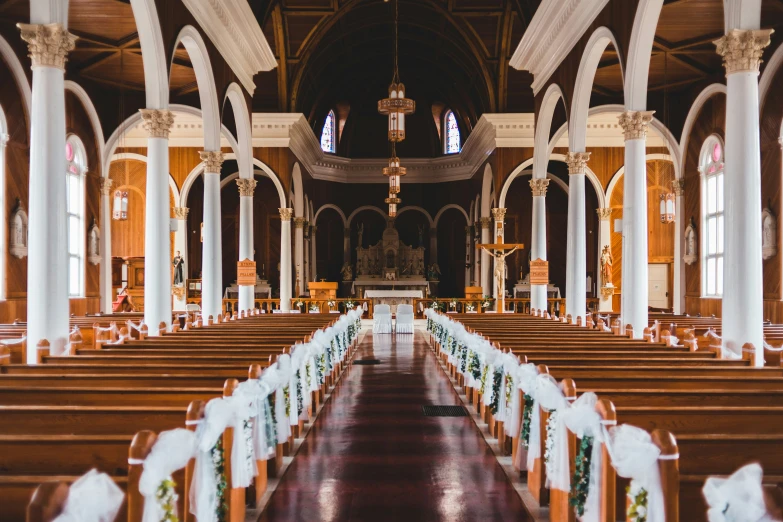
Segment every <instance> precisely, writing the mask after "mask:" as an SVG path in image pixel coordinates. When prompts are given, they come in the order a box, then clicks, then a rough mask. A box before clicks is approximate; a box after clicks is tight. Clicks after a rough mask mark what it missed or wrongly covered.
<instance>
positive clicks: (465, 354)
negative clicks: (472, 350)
mask: <svg viewBox="0 0 783 522" xmlns="http://www.w3.org/2000/svg"><path fill="white" fill-rule="evenodd" d="M467 364H468V347H467V346H463V347H462V357H460V361H459V371H460V373H462V374H464V373H465V367H466V365H467Z"/></svg>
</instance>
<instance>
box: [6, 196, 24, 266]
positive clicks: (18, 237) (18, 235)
mask: <svg viewBox="0 0 783 522" xmlns="http://www.w3.org/2000/svg"><path fill="white" fill-rule="evenodd" d="M9 223H10V224H11V234H10V235H9V242H8V246H9V251H10V252H11V255H12V256H14V257H16V258H19V259H22V258H23V257H27V212H25V210H24V205H22V202H21V200H20V199H19V198H16V207H14V211H13V212H12V213H11V220H10V221H9Z"/></svg>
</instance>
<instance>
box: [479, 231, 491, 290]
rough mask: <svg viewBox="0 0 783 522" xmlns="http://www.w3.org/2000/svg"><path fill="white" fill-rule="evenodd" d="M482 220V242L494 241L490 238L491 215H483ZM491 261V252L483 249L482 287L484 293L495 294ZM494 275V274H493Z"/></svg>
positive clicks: (483, 243) (484, 243)
mask: <svg viewBox="0 0 783 522" xmlns="http://www.w3.org/2000/svg"><path fill="white" fill-rule="evenodd" d="M480 222H481V244H482V245H487V244H489V243H493V242H494V241H492V240H490V238H489V236H490V230H489V229H490V227H491V226H492V218H489V217H483V218H481V220H480ZM491 268H492V267H491V266H490V261H489V252H487V251H486V250H484V249H483V248H482V249H481V288H482V289H483V292H484V295H494V291H493V290H492V287H493V286H494V283H493V282H492V279H491V278H490V275H491V274H490V270H491ZM493 277H494V276H493Z"/></svg>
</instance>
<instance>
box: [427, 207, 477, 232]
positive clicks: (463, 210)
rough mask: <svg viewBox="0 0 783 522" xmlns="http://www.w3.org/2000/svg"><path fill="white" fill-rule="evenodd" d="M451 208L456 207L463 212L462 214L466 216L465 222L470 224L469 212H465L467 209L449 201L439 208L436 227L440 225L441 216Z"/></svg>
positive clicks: (436, 215)
mask: <svg viewBox="0 0 783 522" xmlns="http://www.w3.org/2000/svg"><path fill="white" fill-rule="evenodd" d="M450 209H456V210H459V211H460V212H462V215H463V216H465V223H466V224H467V225H470V218H469V217H468V213H467V212H465V209H464V208H462V207H461V206H459V205H457V204H456V203H449V204H448V205H446V206H444V207H443V208H441V209H440V210H438V213H437V214H435V227H437V226H438V221H440V217H441V216H442V215H443V213H444V212H446V211H447V210H450Z"/></svg>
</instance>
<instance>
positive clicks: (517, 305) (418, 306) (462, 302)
mask: <svg viewBox="0 0 783 522" xmlns="http://www.w3.org/2000/svg"><path fill="white" fill-rule="evenodd" d="M436 302H437V303H438V309H439V310H440V311H441V312H446V313H448V312H454V313H459V314H463V313H467V312H471V311H473V312H476V313H479V314H482V313H486V312H487V311H488V310H489V311H494V310H495V300H494V299H489V303H490V306H489V307H488V308H485V307H483V306H482V304H483V303H484V302H485V300H484V299H465V298H459V299H438V298H436V297H430V298H427V299H414V300H413V308H414V311H415V313H416V317H419V318H421V317H424V309H425V308H431V307H432V305H433V303H436ZM471 307H472V308H473V309H472V310H471V309H470V308H471ZM547 308H548V310H549V313H550V314H552V313H555V314H557V315H560V313H561V311H565V299H554V298H553V299H547ZM505 309H506V312H513V313H518V314H529V313H530V299H529V298H516V299H511V298H509V299H506V300H505Z"/></svg>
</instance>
